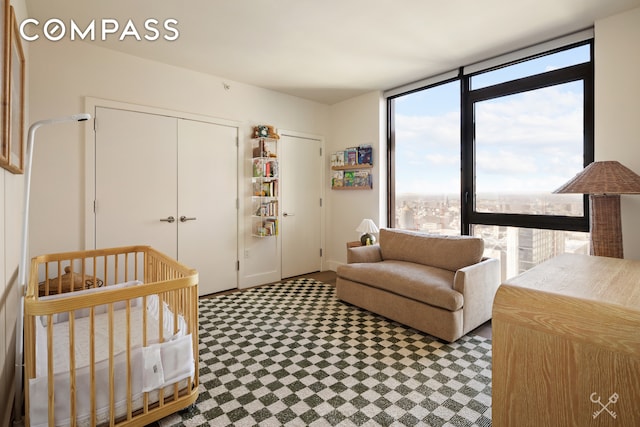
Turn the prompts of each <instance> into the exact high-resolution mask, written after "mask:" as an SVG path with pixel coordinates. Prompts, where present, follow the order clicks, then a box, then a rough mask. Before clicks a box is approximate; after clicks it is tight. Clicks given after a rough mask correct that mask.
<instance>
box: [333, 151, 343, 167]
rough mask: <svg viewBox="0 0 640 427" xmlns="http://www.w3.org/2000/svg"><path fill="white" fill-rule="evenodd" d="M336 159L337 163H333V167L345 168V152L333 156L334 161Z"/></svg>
mask: <svg viewBox="0 0 640 427" xmlns="http://www.w3.org/2000/svg"><path fill="white" fill-rule="evenodd" d="M334 157H335V163H332V164H331V166H337V167H340V166H344V151H336V152H335V153H333V155H332V156H331V158H332V159H334Z"/></svg>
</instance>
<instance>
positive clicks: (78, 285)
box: [38, 266, 104, 296]
mask: <svg viewBox="0 0 640 427" xmlns="http://www.w3.org/2000/svg"><path fill="white" fill-rule="evenodd" d="M72 274H73V290H74V291H79V290H81V289H90V288H93V287H94V283H93V276H87V275H85V276H84V277H82V274H80V273H71V267H69V266H66V267H65V268H64V274H63V275H61V276H60V285H61V286H58V285H59V284H58V277H57V276H56V277H52V278H50V279H48V280H45V281H44V282H40V283H39V286H38V288H39V289H38V296H44V295H55V294H57V293H58V290H60V291H61V293H63V294H64V293H67V292H71V275H72ZM47 282H49V283H48V289H47ZM83 282H84V286H83ZM103 284H104V282H103V281H102V279H99V278H96V285H97V287H100V286H102V285H103ZM59 287H60V288H61V289H58V288H59ZM47 291H48V292H47Z"/></svg>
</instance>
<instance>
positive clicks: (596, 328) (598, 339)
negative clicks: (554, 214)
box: [492, 254, 640, 427]
mask: <svg viewBox="0 0 640 427" xmlns="http://www.w3.org/2000/svg"><path fill="white" fill-rule="evenodd" d="M492 334H493V338H492V340H493V362H492V369H493V374H492V375H493V389H492V392H493V397H492V424H493V426H494V427H503V426H504V427H507V426H508V427H511V426H518V427H522V426H580V427H583V426H640V261H631V260H621V259H614V258H605V257H594V256H587V255H568V254H566V255H561V256H558V257H556V258H553V259H551V260H549V261H547V262H545V263H542V264H540V265H538V266H536V267H534V268H533V269H531V270H529V271H527V272H525V273H523V274H521V275H519V276H517V277H515V278H513V279H510V280H508V281H506V282H505V283H504V284H502V285H501V286H500V288H499V289H498V293H497V294H496V298H495V301H494V305H493V321H492Z"/></svg>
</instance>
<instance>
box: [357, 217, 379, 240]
mask: <svg viewBox="0 0 640 427" xmlns="http://www.w3.org/2000/svg"><path fill="white" fill-rule="evenodd" d="M356 231H359V232H360V233H362V235H361V236H360V243H362V245H363V246H366V245H373V244H374V243H375V242H376V237H375V236H374V234H375V233H378V232H379V231H380V230H378V227H377V226H376V223H375V222H373V220H370V219H363V220H362V222H361V223H360V225H359V226H358V228H356Z"/></svg>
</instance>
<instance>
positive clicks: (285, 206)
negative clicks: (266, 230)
mask: <svg viewBox="0 0 640 427" xmlns="http://www.w3.org/2000/svg"><path fill="white" fill-rule="evenodd" d="M280 155H281V159H282V160H281V165H280V182H281V187H280V189H281V205H280V206H281V211H282V221H281V226H280V230H281V232H280V234H281V239H282V277H283V278H286V277H292V276H298V275H300V274H306V273H312V272H314V271H319V270H320V268H321V264H322V263H321V256H320V248H321V238H320V233H321V230H322V223H321V218H322V216H321V206H320V195H321V186H322V181H321V177H322V173H321V166H322V165H321V159H322V158H321V156H320V141H319V140H317V139H308V138H299V137H294V136H286V135H285V136H282V138H281V139H280Z"/></svg>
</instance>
